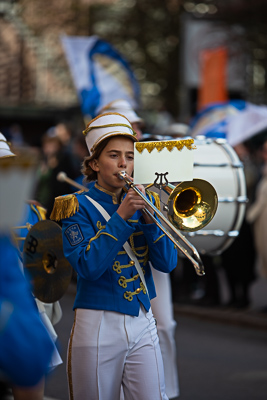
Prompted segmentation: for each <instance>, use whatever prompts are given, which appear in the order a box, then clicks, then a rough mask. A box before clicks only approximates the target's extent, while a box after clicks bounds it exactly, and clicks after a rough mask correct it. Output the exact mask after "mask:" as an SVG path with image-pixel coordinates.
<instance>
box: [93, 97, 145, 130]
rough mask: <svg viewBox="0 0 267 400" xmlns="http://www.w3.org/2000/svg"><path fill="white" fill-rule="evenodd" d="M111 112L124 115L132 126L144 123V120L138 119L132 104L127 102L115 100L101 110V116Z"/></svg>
mask: <svg viewBox="0 0 267 400" xmlns="http://www.w3.org/2000/svg"><path fill="white" fill-rule="evenodd" d="M110 112H112V113H113V112H117V113H120V114H122V115H124V116H125V117H126V118H127V119H128V120H129V121H130V122H131V124H133V123H135V122H143V120H142V118H140V117H138V115H137V114H136V112H135V111H134V109H133V107H132V106H131V104H130V103H129V102H128V101H126V100H122V99H120V100H113V101H111V102H110V103H108V104H107V105H106V106H104V107H103V108H102V109H101V110H100V113H101V114H104V113H110Z"/></svg>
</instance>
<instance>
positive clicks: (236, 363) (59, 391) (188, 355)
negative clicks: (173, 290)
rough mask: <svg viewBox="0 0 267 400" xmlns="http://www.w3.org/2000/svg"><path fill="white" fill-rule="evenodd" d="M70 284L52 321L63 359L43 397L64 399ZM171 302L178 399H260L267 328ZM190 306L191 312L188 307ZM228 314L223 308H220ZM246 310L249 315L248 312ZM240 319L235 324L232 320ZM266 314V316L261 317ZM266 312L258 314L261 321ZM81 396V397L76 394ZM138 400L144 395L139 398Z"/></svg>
mask: <svg viewBox="0 0 267 400" xmlns="http://www.w3.org/2000/svg"><path fill="white" fill-rule="evenodd" d="M74 293H75V287H74V285H71V286H70V288H69V290H68V292H67V293H66V294H65V296H64V297H63V298H62V299H61V306H62V309H63V318H62V320H61V321H60V322H59V323H58V325H56V330H57V332H58V335H59V341H60V349H61V350H60V351H61V355H62V358H63V361H64V364H63V365H61V366H59V367H57V368H56V370H55V371H54V373H53V374H52V375H51V376H50V377H49V379H48V381H47V386H46V391H45V393H46V397H47V398H49V400H50V398H52V399H57V400H68V390H67V379H66V372H65V368H66V363H65V362H66V348H67V342H68V337H69V333H70V330H71V326H72V319H73V312H72V311H71V309H72V303H73V299H74ZM194 310H195V313H193V310H192V308H191V309H188V308H186V307H182V306H175V318H176V321H177V330H176V343H177V360H178V372H179V381H180V390H181V395H180V400H196V399H197V400H226V399H227V400H251V399H253V400H265V399H266V393H267V329H265V326H264V323H263V324H262V326H263V328H260V327H256V328H255V327H253V324H251V326H250V325H249V324H248V323H244V324H243V323H242V318H241V319H240V313H233V312H232V313H230V312H229V318H230V314H231V315H232V317H231V318H232V319H233V318H234V316H235V318H236V321H235V322H233V321H232V322H231V319H230V320H229V322H226V317H225V321H224V320H223V319H221V320H220V319H218V318H217V319H214V318H212V313H214V315H215V314H219V313H220V311H219V310H218V312H217V313H216V310H214V309H213V310H210V313H211V317H210V318H208V314H209V310H207V309H201V308H196V307H195V308H194ZM189 311H190V312H189ZM222 313H223V315H224V316H226V315H227V311H225V310H224V311H222ZM248 315H249V314H248ZM238 319H240V321H241V322H240V324H238V323H237V322H238V321H237V320H238ZM266 319H267V316H266ZM264 320H265V316H264V315H262V321H263V322H264ZM252 322H253V319H252ZM81 400H86V399H81ZM140 400H146V399H141V398H140Z"/></svg>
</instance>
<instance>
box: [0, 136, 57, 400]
mask: <svg viewBox="0 0 267 400" xmlns="http://www.w3.org/2000/svg"><path fill="white" fill-rule="evenodd" d="M14 156H15V155H14V154H13V153H12V152H11V151H10V148H9V144H8V142H7V141H6V139H5V137H4V135H2V134H1V133H0V158H1V159H3V158H6V157H14ZM2 189H3V188H1V190H2ZM1 204H2V203H1ZM2 205H3V204H2ZM8 207H9V206H8V205H7V204H6V205H5V207H4V209H5V210H8ZM10 212H12V209H11V210H10ZM0 252H1V259H0V273H1V281H0V379H1V380H2V381H5V382H6V384H7V385H8V386H9V385H11V386H12V387H14V388H19V390H21V391H22V392H23V396H24V397H20V398H21V399H22V398H25V399H26V398H27V400H31V399H34V400H39V399H41V398H42V397H40V396H41V395H40V392H42V389H41V388H42V386H43V378H44V376H45V375H46V374H47V372H48V364H49V363H50V361H51V358H52V352H53V351H54V344H53V341H52V340H51V337H50V335H49V334H48V332H47V330H46V328H45V327H44V324H43V323H42V321H41V319H40V315H39V313H38V310H37V307H36V304H35V302H34V299H33V296H32V294H31V292H30V286H29V283H28V281H27V280H26V279H25V277H24V276H23V273H22V271H21V269H20V266H19V258H18V253H17V249H16V247H15V244H14V242H13V235H12V233H11V227H10V228H7V227H6V226H5V227H4V226H1V223H0ZM15 390H16V389H15ZM33 393H34V394H33ZM14 395H15V394H14ZM14 398H16V397H14Z"/></svg>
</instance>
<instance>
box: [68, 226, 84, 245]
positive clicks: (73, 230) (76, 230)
mask: <svg viewBox="0 0 267 400" xmlns="http://www.w3.org/2000/svg"><path fill="white" fill-rule="evenodd" d="M65 235H66V236H67V239H68V241H69V242H70V244H71V246H76V245H77V244H79V243H81V242H82V241H83V239H84V237H83V234H82V232H81V229H80V227H79V225H78V224H74V225H71V226H69V227H68V229H66V230H65Z"/></svg>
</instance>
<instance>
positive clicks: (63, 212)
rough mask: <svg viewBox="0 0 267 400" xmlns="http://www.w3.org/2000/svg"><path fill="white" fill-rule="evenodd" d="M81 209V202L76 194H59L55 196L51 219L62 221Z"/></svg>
mask: <svg viewBox="0 0 267 400" xmlns="http://www.w3.org/2000/svg"><path fill="white" fill-rule="evenodd" d="M78 210H79V202H78V199H77V197H76V196H75V194H68V195H66V196H58V197H56V198H55V202H54V207H53V210H52V212H51V215H50V219H52V220H54V221H60V220H61V219H64V218H69V217H72V216H73V215H74V214H75V213H76V212H77V211H78Z"/></svg>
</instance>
